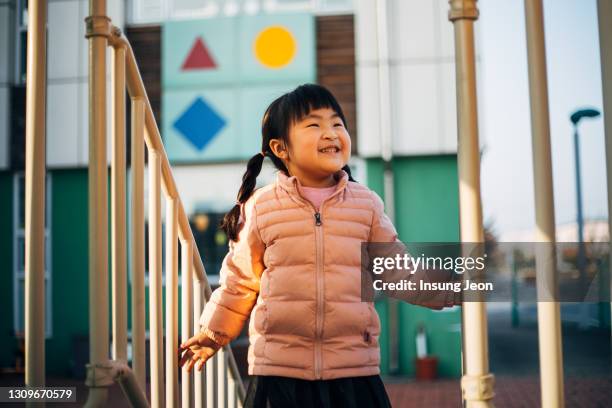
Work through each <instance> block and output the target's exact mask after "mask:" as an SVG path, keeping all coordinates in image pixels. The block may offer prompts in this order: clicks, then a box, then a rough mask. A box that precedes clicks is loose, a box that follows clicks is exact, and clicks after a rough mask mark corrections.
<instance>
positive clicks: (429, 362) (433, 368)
mask: <svg viewBox="0 0 612 408" xmlns="http://www.w3.org/2000/svg"><path fill="white" fill-rule="evenodd" d="M415 364H416V379H417V380H435V379H436V377H437V375H438V358H437V357H433V356H429V357H422V358H416V359H415Z"/></svg>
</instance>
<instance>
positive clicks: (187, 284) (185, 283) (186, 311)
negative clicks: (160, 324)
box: [181, 241, 193, 408]
mask: <svg viewBox="0 0 612 408" xmlns="http://www.w3.org/2000/svg"><path fill="white" fill-rule="evenodd" d="M192 257H193V250H192V243H191V241H181V342H184V341H187V340H188V339H189V338H190V337H191V333H192V329H191V323H192V317H193V312H192V311H191V308H192V306H193V302H192V281H193V273H192V272H193V263H192V259H193V258H192ZM191 390H192V387H191V375H190V374H189V372H187V367H186V366H185V367H183V368H182V370H181V407H182V408H186V407H190V406H192V404H193V402H192V396H193V393H192V391H191Z"/></svg>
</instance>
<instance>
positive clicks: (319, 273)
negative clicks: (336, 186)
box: [298, 190, 341, 380]
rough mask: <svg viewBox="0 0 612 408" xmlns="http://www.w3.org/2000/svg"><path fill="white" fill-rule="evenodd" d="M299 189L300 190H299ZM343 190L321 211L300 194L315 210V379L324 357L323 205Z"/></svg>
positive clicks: (322, 203)
mask: <svg viewBox="0 0 612 408" xmlns="http://www.w3.org/2000/svg"><path fill="white" fill-rule="evenodd" d="M298 191H299V190H298ZM339 191H341V190H337V191H335V192H334V193H333V194H331V195H330V196H329V197H327V198H326V199H325V200H323V201H322V202H321V205H320V207H319V211H317V209H316V208H315V206H314V205H313V204H312V203H311V202H310V201H308V200H306V199H305V198H303V197H302V196H301V194H298V196H300V199H301V201H302V202H304V203H306V204H307V205H309V206H310V208H312V210H313V215H314V218H315V248H316V250H315V252H316V269H317V270H316V275H315V277H316V290H317V305H316V314H315V343H314V349H315V361H314V371H315V379H317V380H318V379H321V378H322V376H321V365H322V361H321V360H322V357H321V337H322V332H323V301H324V299H323V292H324V290H325V285H324V284H325V282H324V280H323V259H322V258H323V230H322V229H321V226H322V225H323V221H322V220H321V213H322V212H323V206H324V205H325V203H326V202H327V201H328V200H329V199H330V198H332V197H334V196H335V195H336V194H338V192H339Z"/></svg>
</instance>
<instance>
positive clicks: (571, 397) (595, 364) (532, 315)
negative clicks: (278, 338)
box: [0, 306, 612, 408]
mask: <svg viewBox="0 0 612 408" xmlns="http://www.w3.org/2000/svg"><path fill="white" fill-rule="evenodd" d="M571 312H572V311H571V310H565V309H564V310H563V311H562V315H563V316H565V315H566V313H571ZM488 317H489V355H490V366H491V370H492V372H493V373H494V374H495V377H496V381H495V393H496V396H495V399H494V403H495V406H496V408H506V407H508V408H531V407H539V406H540V381H539V365H538V336H537V325H536V309H535V307H529V306H527V307H525V308H523V309H522V310H521V314H520V324H519V326H518V327H512V325H511V323H510V314H509V312H508V310H504V309H503V308H499V307H497V308H495V310H490V311H489V314H488ZM583 326H584V325H583ZM562 333H563V359H564V386H565V388H564V389H565V401H566V403H565V406H566V407H567V408H573V407H577V408H604V407H605V408H609V407H612V368H611V367H612V364H611V344H610V331H609V329H606V330H603V329H599V328H597V327H593V326H589V327H581V326H580V325H579V324H576V323H571V322H570V323H567V324H564V325H563V327H562ZM384 380H385V386H386V388H387V392H388V394H389V397H390V399H391V402H392V404H393V407H394V408H404V407H406V408H411V407H418V408H447V407H448V408H453V407H461V391H460V390H461V389H460V385H459V379H452V380H438V381H433V382H416V381H411V380H407V379H406V378H391V377H389V378H384ZM22 383H23V377H22V376H16V375H11V376H9V375H4V376H2V375H0V386H7V385H18V384H22ZM48 385H49V386H53V385H55V386H62V385H63V386H66V385H70V386H77V387H78V390H77V399H78V402H77V404H76V405H77V406H82V405H83V404H84V402H85V400H86V398H87V390H86V388H85V386H84V384H83V382H82V381H78V380H74V379H61V378H51V379H49V380H48ZM48 405H49V406H60V405H57V404H48ZM2 406H10V405H5V404H2ZM64 406H70V407H74V406H75V404H64ZM109 406H113V407H124V406H125V407H127V406H128V404H127V403H126V401H125V399H124V397H123V395H122V393H121V390H120V389H119V387H118V386H114V387H113V388H112V389H111V393H110V400H109Z"/></svg>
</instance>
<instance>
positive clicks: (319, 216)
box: [314, 212, 321, 226]
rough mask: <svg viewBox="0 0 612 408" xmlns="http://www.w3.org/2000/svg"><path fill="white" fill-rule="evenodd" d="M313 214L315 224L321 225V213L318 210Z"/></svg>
mask: <svg viewBox="0 0 612 408" xmlns="http://www.w3.org/2000/svg"><path fill="white" fill-rule="evenodd" d="M314 216H315V220H316V223H315V225H317V226H318V225H321V214H319V213H318V212H316V213H315V215H314Z"/></svg>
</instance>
